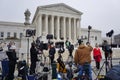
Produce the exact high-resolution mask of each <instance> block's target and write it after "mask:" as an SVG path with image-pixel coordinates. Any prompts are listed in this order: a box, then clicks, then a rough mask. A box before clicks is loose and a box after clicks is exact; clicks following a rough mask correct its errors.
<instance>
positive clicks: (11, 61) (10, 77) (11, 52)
mask: <svg viewBox="0 0 120 80" xmlns="http://www.w3.org/2000/svg"><path fill="white" fill-rule="evenodd" d="M15 50H16V46H15V43H12V45H11V47H10V49H9V50H8V51H7V52H6V54H7V56H8V59H9V64H8V67H9V71H8V75H7V77H6V78H5V80H13V79H14V71H15V65H16V62H17V60H18V58H17V56H16V51H15Z"/></svg>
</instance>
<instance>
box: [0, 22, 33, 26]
mask: <svg viewBox="0 0 120 80" xmlns="http://www.w3.org/2000/svg"><path fill="white" fill-rule="evenodd" d="M1 25H3V26H15V27H16V26H17V27H25V25H24V23H18V22H7V21H0V26H1ZM30 27H34V25H32V24H31V25H30Z"/></svg>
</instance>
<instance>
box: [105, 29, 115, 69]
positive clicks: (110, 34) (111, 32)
mask: <svg viewBox="0 0 120 80" xmlns="http://www.w3.org/2000/svg"><path fill="white" fill-rule="evenodd" d="M113 33H114V31H113V30H111V31H110V32H108V33H106V36H107V37H110V41H111V42H110V46H111V51H110V52H111V53H110V54H111V55H110V63H111V64H110V65H111V68H112V36H113Z"/></svg>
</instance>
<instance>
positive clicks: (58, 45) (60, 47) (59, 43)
mask: <svg viewBox="0 0 120 80" xmlns="http://www.w3.org/2000/svg"><path fill="white" fill-rule="evenodd" d="M55 47H56V48H59V50H58V53H64V51H65V49H64V42H56V43H55Z"/></svg>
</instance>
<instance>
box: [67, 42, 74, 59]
mask: <svg viewBox="0 0 120 80" xmlns="http://www.w3.org/2000/svg"><path fill="white" fill-rule="evenodd" d="M73 50H74V45H73V44H71V45H70V46H69V47H68V51H69V56H71V57H73V55H72V52H73Z"/></svg>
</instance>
